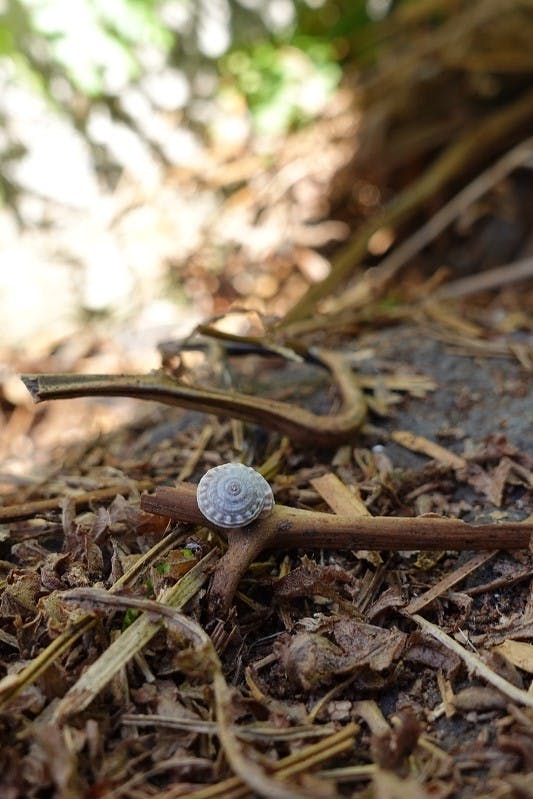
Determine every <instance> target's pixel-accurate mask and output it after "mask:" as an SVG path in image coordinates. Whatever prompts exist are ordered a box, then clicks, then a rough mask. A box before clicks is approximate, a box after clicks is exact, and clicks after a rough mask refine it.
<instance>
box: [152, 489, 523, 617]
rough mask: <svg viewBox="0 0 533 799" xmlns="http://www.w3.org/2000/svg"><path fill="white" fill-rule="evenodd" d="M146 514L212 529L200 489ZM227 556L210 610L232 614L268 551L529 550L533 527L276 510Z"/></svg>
mask: <svg viewBox="0 0 533 799" xmlns="http://www.w3.org/2000/svg"><path fill="white" fill-rule="evenodd" d="M141 508H142V509H143V510H145V511H148V512H150V513H155V514H158V515H161V516H169V517H170V518H172V519H175V520H179V521H185V522H192V523H195V524H204V525H208V526H212V525H210V524H209V522H208V521H207V520H206V519H205V517H204V516H203V515H202V513H200V511H199V509H198V505H197V502H196V486H194V485H192V484H190V483H182V484H180V485H178V486H177V488H170V487H160V488H157V489H156V491H155V494H144V495H143V496H142V497H141ZM227 535H228V551H227V553H226V555H225V556H224V557H223V558H222V560H221V561H220V563H219V564H218V567H217V570H216V572H215V577H214V580H213V586H212V588H211V595H210V604H211V607H212V608H213V609H214V610H215V612H218V613H221V612H227V610H228V609H229V607H230V605H231V602H232V600H233V595H234V593H235V590H236V587H237V585H238V583H239V580H240V578H241V577H242V575H243V574H244V572H245V571H246V569H247V567H248V566H249V565H250V563H251V562H252V561H253V560H254V559H255V558H256V557H257V555H258V554H259V552H261V551H262V550H263V549H276V548H281V549H285V548H294V547H302V548H306V549H315V548H321V547H327V548H331V549H376V550H395V549H398V550H405V549H407V550H409V549H416V550H438V551H440V550H446V549H452V550H470V551H472V550H485V549H526V548H527V547H528V546H529V542H530V539H531V537H532V536H533V522H530V521H527V522H501V523H500V524H468V523H466V522H463V521H461V520H460V519H449V518H445V517H443V516H415V517H413V518H405V517H400V516H398V517H397V516H379V517H371V516H363V517H352V516H337V515H334V514H330V513H318V512H315V511H307V510H300V509H298V508H289V507H287V506H285V505H276V506H275V507H274V509H273V511H272V513H271V514H270V515H269V516H267V517H265V518H263V519H258V520H257V521H256V522H254V523H253V524H251V525H249V527H246V528H242V529H240V530H229V531H228V533H227Z"/></svg>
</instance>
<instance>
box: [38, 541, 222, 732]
mask: <svg viewBox="0 0 533 799" xmlns="http://www.w3.org/2000/svg"><path fill="white" fill-rule="evenodd" d="M215 554H216V553H215V551H214V550H212V551H211V552H209V553H208V554H207V555H206V556H205V557H204V558H202V560H201V561H199V562H198V563H197V564H195V565H194V566H193V567H192V569H191V570H190V571H188V572H187V573H186V574H184V575H183V577H182V578H181V579H180V580H179V581H178V582H177V583H176V584H175V585H173V586H172V587H171V588H169V589H168V590H167V591H165V592H164V594H163V595H162V596H161V599H160V600H159V602H160V603H161V604H162V605H170V606H172V607H173V608H175V609H179V608H182V607H183V606H184V605H185V604H186V603H187V602H188V601H189V599H191V598H192V597H193V596H194V595H195V594H196V593H197V591H198V590H199V589H200V588H201V586H202V585H203V583H204V582H205V580H206V578H207V573H208V567H209V566H210V565H211V562H212V560H213V558H214V556H215ZM163 624H164V619H163V618H160V619H156V620H154V619H152V618H150V616H149V615H147V614H145V615H143V616H140V617H139V618H138V619H136V620H135V621H134V622H133V624H131V625H130V626H129V627H128V628H127V629H126V630H125V631H124V632H123V633H122V635H121V636H120V637H119V638H117V639H116V640H115V641H113V643H112V644H111V645H110V646H109V647H108V648H107V649H106V650H105V652H103V653H102V655H100V657H99V658H98V660H95V661H94V663H91V665H90V666H89V668H88V669H86V670H85V671H84V672H83V674H82V675H81V677H80V678H79V680H78V681H77V682H76V683H75V685H73V686H72V687H71V688H70V689H69V691H68V692H67V693H66V694H65V696H64V697H63V699H62V700H61V701H60V702H59V704H58V705H57V707H56V709H55V712H54V716H53V719H54V722H56V723H58V722H61V721H63V720H64V719H65V718H67V717H68V716H71V715H72V714H74V713H79V712H81V711H82V710H84V709H85V708H86V707H87V706H88V705H90V703H91V702H92V701H93V699H94V698H95V697H96V696H97V694H98V693H99V692H100V691H101V690H102V688H104V687H105V686H106V685H107V683H108V682H109V681H110V680H111V679H112V678H113V677H114V675H115V674H116V673H117V672H118V671H119V670H120V669H121V668H122V667H123V666H125V665H126V663H127V662H128V661H129V660H130V659H131V658H132V657H133V656H134V655H135V654H137V653H138V652H140V651H141V649H142V648H143V647H144V646H146V644H147V643H148V642H149V641H150V640H151V639H152V638H153V636H154V635H155V634H156V632H157V631H158V630H159V629H160V628H161V627H162V625H163Z"/></svg>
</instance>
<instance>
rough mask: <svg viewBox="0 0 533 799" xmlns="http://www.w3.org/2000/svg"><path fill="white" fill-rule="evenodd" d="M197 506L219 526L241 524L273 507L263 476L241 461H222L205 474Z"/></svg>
mask: <svg viewBox="0 0 533 799" xmlns="http://www.w3.org/2000/svg"><path fill="white" fill-rule="evenodd" d="M196 499H197V501H198V507H199V509H200V511H201V512H202V513H203V515H204V516H205V517H206V519H208V520H209V521H210V522H212V523H213V524H216V525H217V526H218V527H244V526H245V525H246V524H250V522H253V520H254V519H257V517H258V516H263V515H266V514H267V513H270V511H271V510H272V508H273V507H274V496H273V494H272V489H271V488H270V486H269V484H268V483H267V481H266V480H265V478H264V477H263V476H262V475H261V474H259V472H256V471H255V469H252V468H251V466H244V464H242V463H223V464H222V466H215V467H214V468H213V469H209V471H208V472H206V473H205V474H204V476H203V477H202V479H201V480H200V482H199V483H198V489H197V491H196Z"/></svg>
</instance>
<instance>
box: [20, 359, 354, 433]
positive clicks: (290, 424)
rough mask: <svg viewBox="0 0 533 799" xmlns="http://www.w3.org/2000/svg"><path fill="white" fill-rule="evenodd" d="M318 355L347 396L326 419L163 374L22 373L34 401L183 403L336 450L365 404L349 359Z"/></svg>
mask: <svg viewBox="0 0 533 799" xmlns="http://www.w3.org/2000/svg"><path fill="white" fill-rule="evenodd" d="M313 356H314V357H315V360H316V361H317V362H320V363H322V364H323V365H324V366H326V367H327V368H328V369H329V371H330V372H331V374H332V376H333V379H334V381H335V383H336V385H337V388H338V390H339V393H340V395H341V398H342V406H341V409H340V411H339V412H338V413H336V414H333V415H326V416H322V415H319V414H316V413H312V412H311V411H308V410H306V409H305V408H300V407H296V406H294V405H292V404H291V403H288V402H277V401H276V400H272V399H267V398H265V397H257V396H248V395H246V394H239V393H237V392H225V391H218V390H214V389H212V390H208V389H203V388H198V387H195V386H189V385H185V384H184V383H181V382H180V381H179V380H175V379H173V378H171V377H170V376H169V375H167V374H165V373H164V372H156V373H151V374H146V375H69V374H57V375H53V374H49V375H46V374H43V375H22V378H21V379H22V381H23V382H24V385H25V386H26V388H27V389H28V391H29V392H30V394H31V396H32V398H33V400H34V401H35V402H42V401H43V400H57V399H71V398H74V397H134V398H136V399H144V400H154V401H156V402H162V403H164V404H165V405H178V406H179V407H181V408H191V409H192V410H195V411H200V412H201V413H214V414H216V415H217V416H224V417H234V418H237V419H242V420H243V421H245V422H252V423H256V424H260V425H263V426H264V427H267V428H271V429H274V430H277V431H279V432H280V433H283V434H284V435H287V436H289V437H290V438H291V439H293V440H294V441H298V442H300V443H304V444H308V445H309V444H312V445H314V446H324V447H331V446H337V445H338V444H341V443H345V442H346V440H347V439H349V438H350V436H352V435H353V434H354V433H355V432H356V431H357V430H358V429H359V428H360V427H361V424H362V423H363V421H364V419H365V417H366V410H367V409H366V402H365V398H364V395H363V392H362V390H361V387H360V386H359V383H358V382H357V378H356V377H355V375H354V374H353V372H352V369H351V367H350V365H349V364H348V363H347V362H346V360H345V358H344V357H343V356H342V355H341V354H339V353H336V352H330V351H327V350H315V351H313Z"/></svg>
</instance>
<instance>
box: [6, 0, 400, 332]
mask: <svg viewBox="0 0 533 799" xmlns="http://www.w3.org/2000/svg"><path fill="white" fill-rule="evenodd" d="M389 6H390V3H388V2H383V0H369V2H354V3H351V2H348V0H338V1H337V2H334V1H333V2H332V1H331V0H328V1H327V2H321V0H267V1H266V2H263V1H262V0H112V2H107V1H106V0H3V2H0V120H1V123H2V132H1V135H0V196H1V200H2V203H3V211H2V213H1V214H0V233H2V241H3V245H2V253H1V254H0V255H1V261H2V264H3V265H2V267H1V269H0V313H1V315H2V317H3V318H4V319H5V320H6V324H5V325H4V335H3V338H4V340H5V341H6V342H8V343H16V342H27V341H28V339H31V338H32V336H34V335H37V334H39V333H40V334H42V331H43V330H46V331H47V332H48V335H49V336H50V337H51V338H52V339H53V338H54V337H55V336H57V337H61V336H63V335H65V334H67V333H68V331H69V330H70V329H71V327H72V325H75V326H76V325H79V324H80V323H87V322H88V321H90V320H91V319H94V318H95V316H97V317H100V316H101V315H102V314H104V315H107V316H108V317H113V316H114V317H117V316H118V317H120V318H123V317H131V315H132V314H137V313H138V312H139V309H140V308H146V307H147V303H148V304H149V303H150V302H151V301H152V300H153V301H154V302H155V301H156V297H159V298H161V295H162V294H163V293H164V294H165V297H167V292H170V295H171V298H172V300H173V301H175V302H177V303H178V306H179V307H180V309H181V311H183V310H184V309H185V307H187V308H188V309H189V310H190V309H191V304H192V305H196V306H197V307H196V315H195V314H194V312H192V311H191V313H192V315H193V317H194V318H193V320H192V321H195V320H196V319H197V318H201V316H202V315H205V313H206V312H207V313H210V312H212V311H213V310H218V309H215V308H214V305H213V303H212V302H211V301H209V300H208V297H207V295H209V294H213V293H214V286H213V285H211V286H208V287H207V289H205V287H204V292H203V299H202V298H200V299H198V297H197V296H196V295H195V292H194V291H192V293H191V290H190V286H191V285H192V283H194V280H195V278H194V275H193V277H192V279H189V281H188V282H189V289H187V275H181V274H180V275H177V269H176V267H175V266H170V267H169V266H168V262H169V259H173V260H174V263H176V262H177V261H179V256H178V255H176V253H175V252H174V250H177V251H178V252H179V251H181V253H183V252H186V253H189V252H192V251H193V250H194V248H195V247H197V245H198V243H199V239H200V238H201V231H203V230H204V229H205V227H206V225H208V223H209V218H210V214H211V213H213V211H214V209H215V207H216V206H217V199H216V198H215V199H213V196H212V193H211V195H210V194H209V193H208V192H206V191H203V190H202V188H201V187H199V186H198V184H197V185H196V187H195V188H193V187H192V186H189V187H188V189H186V188H184V186H185V184H186V182H187V181H186V180H184V179H183V178H184V176H183V174H182V175H178V174H177V171H179V170H184V169H185V170H187V169H189V168H190V167H191V165H195V168H196V169H197V171H199V172H200V173H201V171H202V168H203V164H204V161H203V159H204V157H205V153H206V147H207V148H210V150H209V152H210V153H211V154H212V153H214V152H217V151H218V152H220V153H224V156H223V158H231V157H234V156H236V155H238V154H242V153H243V152H245V151H247V152H253V151H254V147H255V146H256V145H251V144H250V142H251V141H252V140H253V141H254V142H255V143H256V144H257V142H266V141H267V140H268V138H269V137H270V139H272V137H274V139H275V140H276V138H275V137H280V136H281V137H282V136H284V135H286V134H287V133H288V132H289V131H291V130H295V129H298V128H302V127H304V126H305V124H306V123H307V122H309V121H310V120H312V119H314V118H316V117H317V116H318V115H320V114H321V113H322V112H323V110H324V108H325V107H326V105H327V103H328V102H329V101H330V99H331V97H332V95H333V93H334V91H335V90H336V89H337V87H338V86H339V84H340V82H341V77H342V69H343V64H344V63H346V62H347V61H348V59H349V58H350V57H351V56H353V52H354V47H355V40H356V38H357V37H358V36H362V37H364V33H365V31H366V30H367V29H368V27H369V26H371V25H372V21H373V19H376V18H379V17H383V16H384V15H386V13H387V12H388V11H389ZM361 51H362V52H366V53H368V47H366V46H363V47H362V48H361ZM276 141H277V140H276ZM257 146H262V147H263V151H264V153H265V155H266V154H268V153H270V158H271V159H272V158H275V153H276V149H277V147H278V144H277V143H274V144H272V143H271V144H270V145H266V144H264V143H263V144H262V145H257ZM221 157H222V156H221ZM208 160H209V159H208ZM267 160H268V159H267ZM206 163H207V162H206ZM257 168H261V165H258V167H257ZM172 170H174V173H173V172H172ZM206 171H207V170H206ZM171 183H172V189H171V190H170V189H169V186H170V184H171ZM177 183H180V188H178V187H177ZM204 188H205V187H204ZM214 188H215V190H216V189H217V188H218V187H214ZM191 193H192V194H194V197H192V198H191ZM155 194H157V195H158V197H157V198H155V197H154V195H155ZM172 205H173V207H174V210H173V211H172V208H171V206H172ZM132 206H135V207H137V208H139V206H143V208H144V213H143V214H141V212H140V211H139V212H138V213H137V216H136V218H135V221H132V214H130V213H129V210H131V208H132ZM163 206H164V207H163ZM184 206H185V207H184ZM150 214H151V219H149V217H150ZM139 216H142V221H140V222H139V218H138V217H139ZM128 217H129V218H130V221H131V226H132V227H133V228H134V231H132V230H131V229H128V230H127V231H123V232H122V233H121V232H120V230H118V228H119V227H120V224H123V225H125V227H126V228H127V227H128V224H127V218H128ZM177 217H179V219H178V220H177V221H176V218H177ZM91 220H92V221H91ZM124 220H126V221H124ZM179 220H181V221H179ZM139 225H140V228H141V229H142V231H143V233H142V234H139ZM162 228H164V229H165V230H162ZM171 228H174V230H173V232H172V230H171ZM184 237H185V240H184ZM125 239H127V241H125ZM136 239H137V240H136ZM163 262H164V263H163ZM214 268H215V267H210V266H208V267H207V271H208V272H210V273H212V272H213V270H214ZM189 277H190V276H189ZM196 277H198V276H196ZM191 280H192V283H191ZM196 282H197V283H198V280H196ZM204 282H205V281H204ZM241 282H242V281H241ZM248 282H249V281H248ZM244 283H246V281H244ZM51 285H54V286H55V290H54V291H53V292H51V291H50V286H51ZM267 293H268V292H267ZM180 303H181V306H180ZM153 316H154V318H155V317H157V318H158V319H160V320H161V323H162V324H163V325H164V324H165V323H166V322H168V323H169V324H172V323H174V322H175V321H176V311H175V307H174V308H173V309H171V308H170V306H169V304H168V302H166V304H165V301H163V300H161V301H160V302H159V306H158V310H157V311H154V312H153ZM190 324H191V323H190V322H189V325H188V326H189V327H190ZM156 326H157V325H156ZM184 327H187V323H184ZM52 331H53V332H52ZM47 337H48V336H47Z"/></svg>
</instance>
